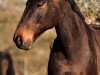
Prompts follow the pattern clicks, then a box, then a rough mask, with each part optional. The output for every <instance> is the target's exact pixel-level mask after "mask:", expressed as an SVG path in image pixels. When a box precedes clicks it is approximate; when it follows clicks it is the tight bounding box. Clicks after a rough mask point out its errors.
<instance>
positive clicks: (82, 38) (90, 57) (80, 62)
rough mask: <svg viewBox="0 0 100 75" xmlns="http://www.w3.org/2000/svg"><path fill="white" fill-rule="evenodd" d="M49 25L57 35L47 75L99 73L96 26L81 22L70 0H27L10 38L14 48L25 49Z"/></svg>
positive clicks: (99, 38)
mask: <svg viewBox="0 0 100 75" xmlns="http://www.w3.org/2000/svg"><path fill="white" fill-rule="evenodd" d="M53 27H55V30H56V33H57V37H56V39H55V40H54V43H53V47H52V49H51V53H50V58H49V63H48V75H100V52H99V51H100V27H98V28H94V27H91V26H89V25H88V24H87V23H86V22H85V18H84V16H83V15H82V14H81V12H80V10H79V8H78V6H77V5H76V3H75V1H74V0H28V1H27V3H26V8H25V11H24V14H23V16H22V18H21V20H20V22H19V25H18V26H17V29H16V31H15V34H14V38H13V40H14V42H15V44H16V45H17V47H18V48H20V49H24V50H29V49H30V48H31V46H32V42H34V41H35V40H36V39H37V38H38V37H39V36H40V35H41V34H42V33H43V32H45V31H46V30H48V29H51V28H53Z"/></svg>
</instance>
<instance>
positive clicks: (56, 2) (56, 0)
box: [52, 0, 62, 6]
mask: <svg viewBox="0 0 100 75" xmlns="http://www.w3.org/2000/svg"><path fill="white" fill-rule="evenodd" d="M52 1H53V3H54V4H55V5H56V6H58V5H59V3H60V2H61V1H62V0H52Z"/></svg>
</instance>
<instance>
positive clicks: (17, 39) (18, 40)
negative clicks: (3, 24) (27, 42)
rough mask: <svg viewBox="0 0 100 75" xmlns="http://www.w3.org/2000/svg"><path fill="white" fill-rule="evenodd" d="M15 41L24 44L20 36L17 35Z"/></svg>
mask: <svg viewBox="0 0 100 75" xmlns="http://www.w3.org/2000/svg"><path fill="white" fill-rule="evenodd" d="M15 43H16V44H17V45H21V44H22V38H21V37H20V36H17V37H16V38H15Z"/></svg>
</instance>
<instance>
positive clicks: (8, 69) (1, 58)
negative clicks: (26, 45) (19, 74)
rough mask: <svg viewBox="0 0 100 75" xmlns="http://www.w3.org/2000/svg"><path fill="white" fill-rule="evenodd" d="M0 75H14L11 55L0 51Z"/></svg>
mask: <svg viewBox="0 0 100 75" xmlns="http://www.w3.org/2000/svg"><path fill="white" fill-rule="evenodd" d="M0 75H15V72H14V68H13V60H12V58H11V55H10V54H9V53H6V52H0Z"/></svg>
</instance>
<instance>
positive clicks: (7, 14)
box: [0, 0, 100, 75]
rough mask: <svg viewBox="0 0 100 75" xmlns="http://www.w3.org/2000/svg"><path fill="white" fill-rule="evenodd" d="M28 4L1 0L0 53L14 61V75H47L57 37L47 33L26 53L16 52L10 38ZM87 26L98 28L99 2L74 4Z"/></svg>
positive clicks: (86, 0)
mask: <svg viewBox="0 0 100 75" xmlns="http://www.w3.org/2000/svg"><path fill="white" fill-rule="evenodd" d="M26 1H27V0H0V52H2V51H3V52H4V51H6V52H9V53H10V54H11V56H12V58H13V61H14V69H15V73H16V75H47V65H48V58H49V54H50V46H51V45H52V43H53V40H54V38H55V37H56V33H55V30H54V29H51V30H48V31H47V32H45V33H44V34H43V35H42V36H41V37H40V38H38V39H37V41H36V42H34V43H33V48H32V49H31V50H29V51H23V50H20V49H18V48H17V47H16V46H15V44H14V43H13V41H12V39H13V34H14V32H15V29H16V26H17V24H18V21H19V20H20V17H21V15H22V13H23V11H24V8H25V3H26ZM75 1H76V2H77V4H78V6H79V8H80V9H81V11H82V13H83V14H84V16H85V18H86V22H87V23H88V24H96V25H100V0H75Z"/></svg>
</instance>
